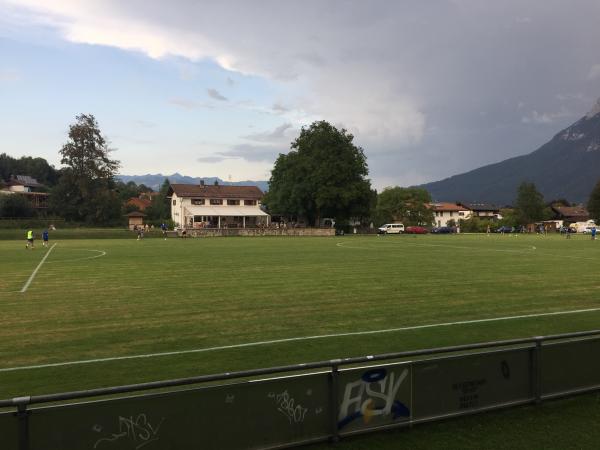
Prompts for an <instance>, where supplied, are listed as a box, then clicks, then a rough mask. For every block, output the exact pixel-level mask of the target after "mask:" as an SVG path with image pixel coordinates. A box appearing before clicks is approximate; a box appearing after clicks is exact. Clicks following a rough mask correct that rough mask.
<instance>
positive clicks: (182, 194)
mask: <svg viewBox="0 0 600 450" xmlns="http://www.w3.org/2000/svg"><path fill="white" fill-rule="evenodd" d="M263 195H264V194H263V192H262V191H261V190H260V189H259V188H258V187H256V186H224V185H219V184H218V183H216V182H215V184H214V185H206V184H204V182H203V181H201V182H200V184H171V185H170V187H169V191H168V193H167V197H168V198H169V199H170V200H171V219H173V222H175V224H176V226H178V227H182V228H205V227H208V228H254V227H258V226H268V225H269V215H268V214H267V213H266V212H264V211H263V210H262V209H261V208H260V205H261V203H260V201H261V200H262V198H263Z"/></svg>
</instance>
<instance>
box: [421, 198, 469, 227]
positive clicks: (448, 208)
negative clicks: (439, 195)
mask: <svg viewBox="0 0 600 450" xmlns="http://www.w3.org/2000/svg"><path fill="white" fill-rule="evenodd" d="M429 207H430V208H431V210H432V211H433V220H434V225H435V226H436V227H447V226H448V222H450V221H451V220H453V221H454V223H456V224H458V221H459V220H461V219H465V220H466V219H468V218H469V217H471V214H472V211H471V210H470V209H469V208H467V207H466V206H464V205H461V204H459V203H448V202H437V203H430V204H429Z"/></svg>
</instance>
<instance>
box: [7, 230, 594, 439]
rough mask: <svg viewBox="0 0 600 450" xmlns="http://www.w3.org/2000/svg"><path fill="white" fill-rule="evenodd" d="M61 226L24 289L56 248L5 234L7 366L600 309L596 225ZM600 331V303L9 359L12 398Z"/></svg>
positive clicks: (102, 353)
mask: <svg viewBox="0 0 600 450" xmlns="http://www.w3.org/2000/svg"><path fill="white" fill-rule="evenodd" d="M52 238H53V240H52V242H51V243H57V246H56V247H55V248H54V250H53V251H52V253H51V254H50V255H49V257H48V258H47V260H46V262H45V264H44V265H43V266H42V268H41V269H40V271H39V272H38V274H37V276H36V278H35V280H34V281H33V283H32V284H31V286H30V287H29V289H28V290H27V292H25V293H19V292H18V291H19V290H20V289H21V288H22V287H23V285H24V283H25V282H26V280H27V279H28V277H29V276H30V274H31V273H32V271H33V270H34V269H35V267H36V266H37V265H38V263H39V262H40V260H41V259H42V257H43V254H44V252H45V251H46V250H44V249H43V248H41V247H40V246H39V242H38V243H37V246H36V249H35V250H34V251H26V250H25V248H24V247H25V242H24V240H4V241H0V255H2V257H1V259H0V317H1V318H2V326H1V327H0V355H1V359H0V368H8V367H16V366H27V365H37V364H49V363H57V362H64V361H76V360H87V359H95V358H108V357H115V356H127V355H136V354H145V353H157V352H171V351H183V350H189V349H200V348H208V347H215V346H223V345H232V344H242V343H247V342H257V341H267V340H273V339H285V338H291V337H300V336H314V335H322V334H336V333H346V332H354V331H371V330H382V329H389V328H397V327H404V326H417V325H426V324H435V323H445V322H454V321H466V320H476V319H485V318H494V317H502V316H514V315H525V314H535V313H542V312H552V311H565V310H575V309H585V308H597V307H600V281H599V280H600V241H595V242H593V241H591V240H590V239H589V238H586V237H584V236H575V237H574V238H573V239H570V240H566V239H564V238H562V239H561V238H560V237H559V236H554V235H552V236H548V237H541V236H537V235H534V236H525V235H523V236H519V237H511V236H497V235H493V236H485V235H459V236H418V237H414V236H386V237H376V236H369V237H359V236H349V237H336V238H268V237H267V238H205V239H186V240H183V239H175V238H173V239H169V240H167V241H164V240H162V239H147V240H143V241H139V242H138V241H136V240H135V239H134V238H133V235H131V238H130V239H76V240H75V239H64V240H63V239H60V235H58V234H53V236H52ZM100 252H106V255H104V256H99V255H101V253H100ZM94 256H99V257H95V258H91V257H94ZM599 328H600V311H599V312H590V313H585V314H572V315H556V316H547V317H535V318H525V319H516V320H507V321H500V322H486V323H473V324H463V325H455V326H449V327H437V328H425V329H417V330H409V331H400V332H392V333H383V334H371V335H363V336H345V337H333V338H327V339H316V340H306V341H295V342H286V343H279V344H269V345H263V346H254V347H244V348H233V349H227V350H220V351H210V352H203V353H191V354H185V355H172V356H163V357H156V358H147V359H132V360H124V361H111V362H103V363H96V364H87V365H77V366H63V367H50V368H43V369H31V370H23V371H12V372H0V398H10V397H14V396H19V395H34V394H42V393H52V392H62V391H68V390H78V389H87V388H95V387H102V386H114V385H119V384H129V383H136V382H144V381H155V380H161V379H168V378H178V377H186V376H193V375H201V374H207V373H218V372H225V371H234V370H242V369H250V368H258V367H267V366H274V365H280V364H292V363H301V362H308V361H317V360H323V359H329V358H337V357H349V356H362V355H366V354H377V353H384V352H393V351H401V350H408V349H417V348H426V347H438V346H445V345H453V344H462V343H473V342H482V341H490V340H496V339H510V338H516V337H529V336H536V335H547V334H555V333H563V332H570V331H580V330H591V329H599ZM583 399H585V397H583ZM577 401H580V402H581V401H582V400H577ZM577 401H575V403H577ZM553 404H559V403H553ZM583 404H584V407H585V401H583ZM550 409H551V407H550ZM526 410H527V409H520V410H515V411H526ZM594 411H595V414H596V415H595V417H596V418H600V414H598V411H597V408H596V407H595V403H594ZM494 414H499V415H500V416H499V417H502V414H508V415H509V416H510V414H522V413H519V412H508V413H505V412H502V413H494ZM482 417H495V416H494V415H493V414H492V415H485V416H482ZM462 420H464V421H473V420H475V421H476V422H477V423H478V421H479V420H482V421H483V422H485V420H487V419H476V418H470V419H461V421H462ZM461 421H452V422H448V423H447V424H438V425H431V426H422V427H417V428H415V430H414V431H413V432H411V433H406V432H402V434H401V436H402V440H404V439H406V436H409V435H410V436H413V435H414V436H419V433H421V434H428V433H429V431H428V430H437V429H439V430H441V431H439V433H441V434H442V435H444V433H445V431H444V430H446V429H452V427H455V428H457V429H462V425H460V424H461V423H463V422H461ZM464 423H469V422H464ZM456 424H459V425H456ZM446 427H450V428H446ZM419 430H424V431H419ZM388 435H389V434H388V433H385V434H382V435H381V436H388ZM392 435H393V434H392ZM370 439H373V438H372V437H371V438H370ZM377 439H385V438H384V437H382V438H379V437H378V438H377ZM411 439H412V438H411ZM352 442H357V443H358V444H356V445H358V446H357V447H348V448H368V447H361V446H360V445H361V444H360V442H361V441H360V438H358V439H356V440H353V441H352ZM411 442H413V441H411ZM432 442H433V441H432ZM351 445H354V444H351ZM411 445H413V444H411ZM414 447H415V448H418V446H417V445H416V444H414ZM344 448H345V447H344ZM371 448H373V447H371ZM381 448H384V447H383V446H382V447H381ZM385 448H393V447H385Z"/></svg>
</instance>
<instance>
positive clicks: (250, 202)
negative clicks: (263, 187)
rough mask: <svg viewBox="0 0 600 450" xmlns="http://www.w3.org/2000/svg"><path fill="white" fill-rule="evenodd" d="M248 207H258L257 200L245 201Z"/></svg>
mask: <svg viewBox="0 0 600 450" xmlns="http://www.w3.org/2000/svg"><path fill="white" fill-rule="evenodd" d="M244 205H246V206H256V200H244Z"/></svg>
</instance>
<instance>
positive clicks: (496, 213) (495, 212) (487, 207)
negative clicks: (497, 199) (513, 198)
mask: <svg viewBox="0 0 600 450" xmlns="http://www.w3.org/2000/svg"><path fill="white" fill-rule="evenodd" d="M461 205H463V206H464V207H465V208H467V209H470V210H471V216H472V217H479V218H483V219H491V220H500V219H502V215H501V214H500V207H499V206H496V205H491V204H488V203H461Z"/></svg>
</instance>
